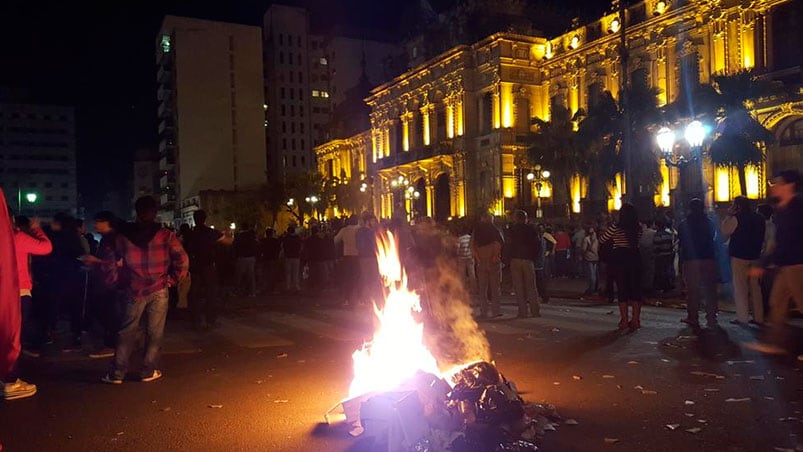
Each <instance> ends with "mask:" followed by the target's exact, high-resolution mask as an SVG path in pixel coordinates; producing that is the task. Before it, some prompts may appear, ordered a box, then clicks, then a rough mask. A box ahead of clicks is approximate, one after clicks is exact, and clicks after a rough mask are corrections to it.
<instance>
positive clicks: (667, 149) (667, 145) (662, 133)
mask: <svg viewBox="0 0 803 452" xmlns="http://www.w3.org/2000/svg"><path fill="white" fill-rule="evenodd" d="M655 141H656V142H658V147H659V148H660V149H661V152H663V153H664V155H670V154H672V149H673V148H674V147H675V132H673V131H672V130H671V129H670V128H669V127H666V126H664V127H661V128H660V129H659V130H658V133H657V134H656V135H655Z"/></svg>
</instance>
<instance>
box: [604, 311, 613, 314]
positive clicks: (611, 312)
mask: <svg viewBox="0 0 803 452" xmlns="http://www.w3.org/2000/svg"><path fill="white" fill-rule="evenodd" d="M605 315H613V311H608V312H606V313H605Z"/></svg>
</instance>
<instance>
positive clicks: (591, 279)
mask: <svg viewBox="0 0 803 452" xmlns="http://www.w3.org/2000/svg"><path fill="white" fill-rule="evenodd" d="M598 265H599V262H597V261H586V266H587V269H588V292H590V293H594V292H596V291H597V267H598Z"/></svg>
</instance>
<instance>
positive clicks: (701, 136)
mask: <svg viewBox="0 0 803 452" xmlns="http://www.w3.org/2000/svg"><path fill="white" fill-rule="evenodd" d="M706 132H707V130H706V128H705V126H704V125H703V123H701V122H700V121H697V120H694V121H692V122H690V123H689V125H687V126H686V133H685V137H686V141H687V142H688V143H689V146H691V147H692V148H699V147H700V146H702V145H703V140H705V135H706Z"/></svg>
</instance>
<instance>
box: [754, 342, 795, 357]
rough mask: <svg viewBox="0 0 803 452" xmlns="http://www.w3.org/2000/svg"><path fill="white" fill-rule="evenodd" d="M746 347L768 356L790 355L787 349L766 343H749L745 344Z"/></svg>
mask: <svg viewBox="0 0 803 452" xmlns="http://www.w3.org/2000/svg"><path fill="white" fill-rule="evenodd" d="M744 347H745V348H747V349H750V350H755V351H757V352H760V353H764V354H766V355H785V354H786V353H788V352H787V351H786V350H785V349H783V348H781V347H779V346H777V345H772V344H768V343H766V342H748V343H746V344H744Z"/></svg>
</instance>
